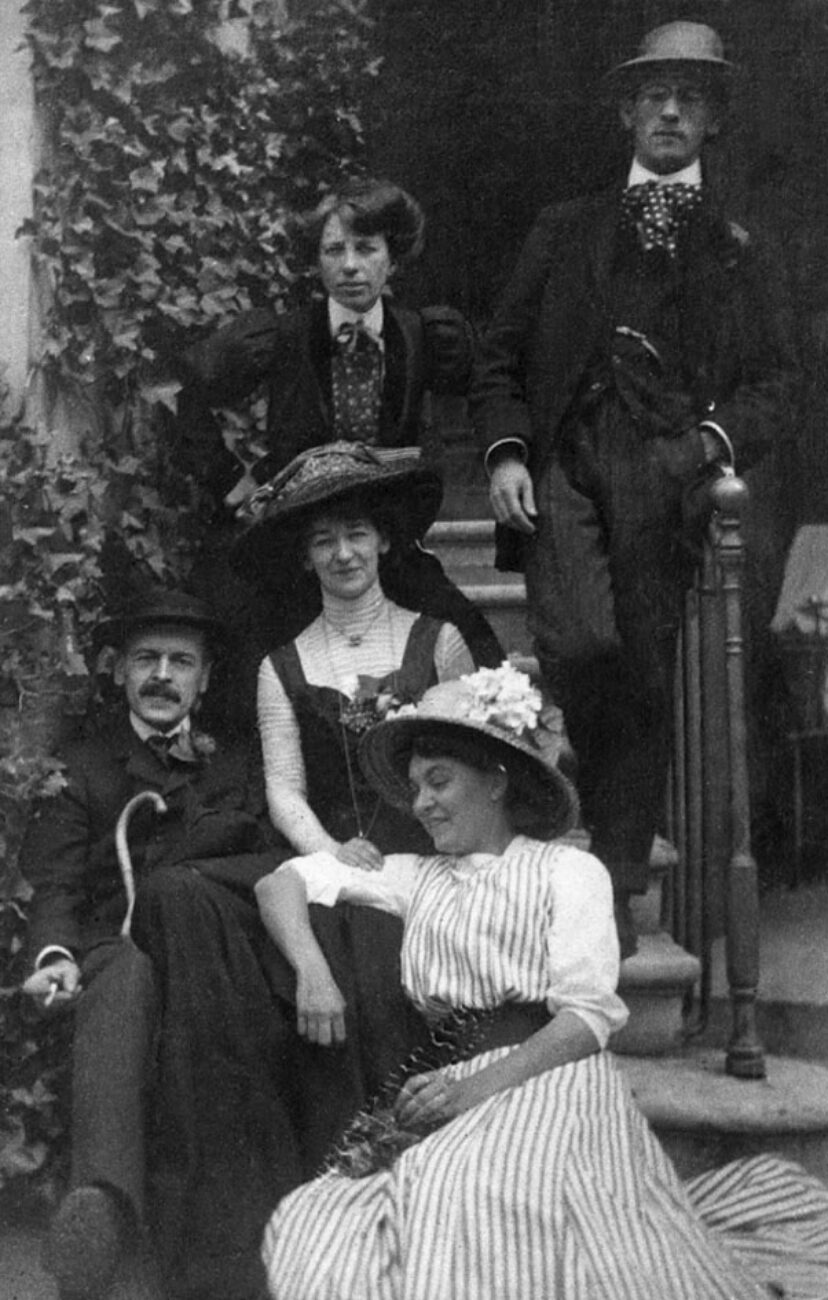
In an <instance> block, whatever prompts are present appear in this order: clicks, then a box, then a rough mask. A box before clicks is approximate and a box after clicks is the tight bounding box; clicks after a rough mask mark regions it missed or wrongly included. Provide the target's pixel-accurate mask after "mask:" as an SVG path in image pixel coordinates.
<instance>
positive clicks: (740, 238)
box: [470, 189, 798, 567]
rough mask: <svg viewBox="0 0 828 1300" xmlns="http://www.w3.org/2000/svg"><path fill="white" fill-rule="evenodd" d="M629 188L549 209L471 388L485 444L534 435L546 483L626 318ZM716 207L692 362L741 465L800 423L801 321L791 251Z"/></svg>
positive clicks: (689, 291)
mask: <svg viewBox="0 0 828 1300" xmlns="http://www.w3.org/2000/svg"><path fill="white" fill-rule="evenodd" d="M619 194H620V190H617V189H616V190H613V191H611V192H606V193H604V194H601V195H598V196H592V197H589V198H582V199H577V200H573V201H572V202H569V203H565V204H561V205H558V206H555V207H550V208H547V209H545V211H543V212H542V213H541V215H540V217H539V219H538V221H537V223H536V225H535V227H534V229H533V230H532V232H531V233H530V235H529V237H528V239H527V241H526V243H525V245H524V247H523V250H522V252H521V255H520V258H519V261H518V264H517V267H516V269H515V271H514V274H513V275H512V278H511V280H510V282H509V284H508V285H507V287H506V290H505V292H504V294H503V297H502V299H501V302H500V305H499V307H498V309H497V311H496V313H495V316H494V319H493V321H492V323H491V325H490V327H489V329H488V330H487V332H486V335H485V337H484V339H483V342H482V347H481V356H480V360H479V364H478V366H477V370H476V375H475V378H474V381H473V384H472V391H471V394H470V403H471V408H472V415H473V418H474V421H475V425H476V427H477V430H478V433H479V437H480V442H481V446H482V449H483V451H484V453H485V452H486V451H488V450H489V449H490V448H491V447H492V445H493V444H494V443H496V442H498V441H499V440H501V439H503V438H510V437H512V438H514V437H517V438H521V439H523V440H524V442H525V443H526V444H527V446H528V449H529V468H530V471H531V473H532V476H533V479H534V480H535V481H537V477H538V475H539V473H540V472H541V470H542V468H543V466H544V465H545V463H546V460H547V457H548V456H549V454H550V452H551V451H552V450H553V448H554V447H555V445H556V438H557V435H558V431H559V429H560V425H561V421H562V418H563V416H564V414H565V412H566V410H567V407H568V406H569V403H570V402H571V400H572V398H573V397H574V395H575V393H576V391H577V388H578V385H579V382H580V380H581V378H582V376H583V374H584V372H585V370H586V368H587V367H588V366H589V365H590V363H591V362H592V361H594V359H595V357H596V355H599V354H600V353H601V351H602V345H603V350H604V351H605V352H606V353H607V355H608V354H609V347H610V338H611V333H612V329H613V328H614V326H615V325H616V324H622V323H623V322H620V321H615V320H613V319H612V317H611V312H610V310H609V308H608V304H607V293H608V285H609V278H610V274H611V271H612V267H613V261H614V258H615V252H616V247H617V239H618V233H617V225H618V203H619ZM708 212H709V216H708V219H707V220H706V221H705V222H703V223H699V225H698V226H697V227H695V228H694V233H693V236H692V242H691V246H690V248H689V249H688V253H687V258H688V261H687V266H688V271H687V274H686V278H685V288H684V293H685V310H684V313H683V320H682V333H683V338H684V348H685V355H684V356H683V358H682V362H683V370H684V373H685V375H686V377H687V393H688V396H689V397H690V399H691V402H692V405H693V408H694V412H695V416H696V419H697V420H703V419H705V418H708V419H711V420H714V421H715V422H716V423H717V424H719V425H721V427H722V428H723V429H724V430H725V432H726V433H727V435H728V437H729V438H730V440H731V442H732V444H733V447H734V450H735V454H736V468H737V471H738V472H740V473H741V472H742V471H744V470H745V469H747V468H749V467H750V465H752V464H753V463H755V462H756V461H757V460H758V459H759V458H760V457H761V455H762V454H763V453H764V452H765V450H766V449H767V447H768V445H769V443H770V442H771V441H772V440H776V439H781V438H784V437H786V436H787V435H788V433H789V422H790V407H791V401H792V397H793V393H794V391H795V386H796V380H797V370H798V365H797V354H796V346H795V342H794V326H793V321H792V311H791V307H790V302H789V299H788V295H787V289H786V285H785V281H784V276H783V274H782V266H781V260H780V258H778V257H777V258H774V257H773V256H771V250H770V249H769V247H768V245H767V244H764V245H763V244H762V242H761V241H760V239H759V238H754V237H753V235H752V234H751V233H748V232H746V231H744V230H742V229H741V228H740V227H738V226H737V225H736V224H735V223H733V222H730V221H728V220H726V219H725V217H724V215H723V213H722V212H721V210H719V209H718V208H717V207H716V205H715V201H714V200H708ZM507 563H508V562H507V561H506V559H505V557H503V556H502V557H501V567H507Z"/></svg>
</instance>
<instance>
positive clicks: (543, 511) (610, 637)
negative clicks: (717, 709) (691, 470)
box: [526, 461, 687, 892]
mask: <svg viewBox="0 0 828 1300" xmlns="http://www.w3.org/2000/svg"><path fill="white" fill-rule="evenodd" d="M573 479H574V476H573V475H572V474H571V473H570V472H568V471H567V470H565V469H564V468H563V467H562V466H561V465H560V464H559V463H558V462H557V461H553V462H552V463H551V464H550V465H549V467H548V469H547V471H546V473H545V475H544V478H543V481H542V483H541V485H540V489H539V494H538V495H539V510H540V517H539V521H538V529H537V536H536V540H535V542H534V544H533V545H532V547H531V550H530V556H529V562H528V565H527V574H526V577H527V594H528V601H529V613H530V623H531V627H532V630H533V633H534V636H535V644H536V649H537V653H538V658H539V661H540V664H541V670H542V673H543V675H544V679H545V681H546V683H547V685H548V687H549V689H550V691H551V693H552V695H553V698H555V699H556V701H557V703H558V704H559V705H560V706H561V708H562V710H563V713H564V718H565V721H566V727H567V732H568V734H569V738H570V741H571V743H572V746H573V748H574V750H575V754H576V757H577V760H578V788H579V792H580V794H581V800H582V806H583V811H584V821H585V824H586V825H587V826H588V828H589V829H590V831H591V833H592V846H593V851H594V852H595V853H596V856H598V857H600V858H601V859H602V861H604V862H605V864H606V865H607V867H608V868H609V870H610V872H611V874H612V876H613V882H614V884H615V887H616V890H618V891H631V892H641V891H643V890H644V889H646V887H647V882H648V870H649V855H650V848H651V845H652V839H653V835H654V833H655V831H656V830H657V829H658V826H659V822H660V820H661V816H662V812H663V805H664V793H665V784H666V773H667V765H668V761H669V755H670V743H671V735H672V687H673V675H672V665H673V661H674V656H675V645H676V635H677V629H678V619H679V614H680V608H681V603H682V600H683V592H684V588H685V586H686V581H687V578H686V570H687V565H686V561H685V560H684V557H683V555H681V554H680V553H678V552H677V550H676V542H675V528H674V523H673V515H674V511H673V507H672V500H671V498H672V496H673V495H674V492H673V491H672V490H671V491H670V494H669V497H668V501H667V504H666V505H665V506H664V507H663V509H661V511H659V510H658V509H657V508H654V507H653V499H654V498H653V497H652V496H649V495H648V488H651V487H652V485H648V483H647V481H646V474H644V473H642V476H641V481H638V482H636V484H635V486H636V492H635V494H633V492H632V487H633V476H632V474H628V475H626V476H624V475H619V476H618V477H617V478H615V479H613V478H612V477H611V476H606V478H605V479H604V481H603V482H602V483H601V484H600V486H599V489H598V490H596V491H594V492H593V491H592V490H590V491H586V490H583V489H582V488H581V487H580V486H578V485H577V483H576V482H575V481H573ZM607 480H609V487H607ZM663 486H664V485H663V484H661V487H662V489H663ZM622 489H623V491H622ZM624 497H626V499H624ZM663 497H664V493H663V491H662V498H661V499H662V500H663ZM655 500H656V501H658V500H659V498H655ZM648 510H651V511H652V517H650V518H647V517H646V512H647V511H648Z"/></svg>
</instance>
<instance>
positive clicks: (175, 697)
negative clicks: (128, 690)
mask: <svg viewBox="0 0 828 1300" xmlns="http://www.w3.org/2000/svg"><path fill="white" fill-rule="evenodd" d="M138 696H139V698H140V699H142V700H143V699H157V700H172V702H173V704H180V703H181V696H180V695H179V693H178V691H177V690H176V689H175V687H174V686H164V685H162V684H161V683H160V682H159V683H158V684H157V685H152V684H150V685H147V686H142V687H141V688H140V690H139V691H138Z"/></svg>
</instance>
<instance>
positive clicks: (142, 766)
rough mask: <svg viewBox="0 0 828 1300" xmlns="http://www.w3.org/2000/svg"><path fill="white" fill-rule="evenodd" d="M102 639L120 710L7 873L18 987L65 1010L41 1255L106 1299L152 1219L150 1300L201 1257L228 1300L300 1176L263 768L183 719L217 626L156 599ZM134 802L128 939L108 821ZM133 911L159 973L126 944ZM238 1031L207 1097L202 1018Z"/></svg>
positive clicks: (248, 1274) (182, 601)
mask: <svg viewBox="0 0 828 1300" xmlns="http://www.w3.org/2000/svg"><path fill="white" fill-rule="evenodd" d="M100 631H101V633H102V636H101V642H102V644H104V645H105V644H110V645H113V646H115V647H116V651H117V658H116V661H115V674H114V676H115V683H116V685H117V686H118V687H120V688H121V690H122V691H123V695H124V705H125V707H124V709H123V712H122V715H121V717H120V718H119V719H118V720H117V722H116V724H115V725H114V726H111V727H109V728H108V729H107V730H106V731H105V732H102V734H99V735H96V736H94V737H93V738H91V739H89V740H85V741H82V742H80V743H79V744H77V745H75V746H73V747H72V748H70V749H69V751H68V753H67V754H66V756H65V757H66V766H65V773H64V775H65V784H64V787H63V789H62V790H61V791H60V792H59V793H58V794H57V795H56V796H53V797H51V798H44V799H43V800H42V801H41V802H40V804H39V806H38V807H37V808H36V809H35V812H34V815H33V817H32V820H31V824H30V827H29V830H28V833H27V838H26V841H25V843H24V846H23V853H22V861H21V866H22V870H23V873H24V875H25V876H26V878H27V879H28V880H29V881H30V883H31V884H32V886H33V889H34V898H33V904H32V909H31V917H30V922H31V924H30V951H31V964H32V973H31V975H30V976H29V978H28V979H27V981H26V983H25V985H24V990H25V992H26V993H28V994H29V995H30V996H31V997H32V998H33V999H34V1000H35V1001H36V1002H37V1003H38V1004H40V1005H41V1006H44V1005H45V1006H48V1007H53V1008H55V1009H57V1008H59V1007H61V1006H62V1005H65V1006H67V1007H71V1008H72V1010H73V1012H74V1017H75V1020H74V1037H73V1051H72V1131H71V1140H72V1169H71V1184H70V1190H69V1192H68V1194H67V1195H66V1197H65V1199H64V1200H63V1202H62V1204H61V1206H60V1207H59V1209H58V1211H57V1214H56V1216H55V1218H54V1220H53V1223H52V1225H51V1229H50V1233H49V1236H48V1239H47V1243H46V1261H45V1262H46V1265H47V1267H48V1268H49V1270H50V1271H51V1272H52V1273H53V1274H54V1275H55V1277H56V1278H57V1281H58V1285H59V1288H60V1295H61V1300H64V1298H66V1300H80V1297H87V1298H89V1300H92V1298H93V1297H97V1296H104V1295H106V1294H107V1293H108V1292H109V1290H110V1289H111V1287H112V1285H113V1283H114V1282H115V1279H116V1277H117V1276H118V1274H119V1270H121V1269H122V1268H123V1267H124V1266H125V1265H126V1264H127V1262H128V1260H129V1257H130V1255H131V1254H132V1252H133V1251H134V1249H135V1248H136V1247H137V1246H138V1245H139V1244H140V1242H141V1240H142V1236H143V1233H144V1231H145V1229H146V1228H147V1227H148V1226H149V1227H151V1229H152V1231H153V1236H154V1238H155V1242H154V1245H155V1250H156V1252H159V1254H160V1259H161V1260H162V1268H163V1272H164V1281H165V1294H167V1295H173V1294H175V1295H184V1294H196V1293H197V1294H198V1295H200V1296H201V1295H206V1294H208V1291H209V1288H208V1287H207V1286H206V1285H205V1286H204V1287H202V1286H201V1283H200V1282H199V1283H198V1285H197V1286H194V1285H193V1282H192V1278H191V1277H189V1278H187V1279H186V1280H185V1277H184V1275H185V1274H186V1273H187V1270H188V1269H192V1266H193V1261H197V1262H198V1265H199V1267H201V1268H204V1269H209V1270H211V1272H212V1273H213V1276H214V1279H215V1282H216V1286H217V1287H218V1288H219V1289H218V1291H217V1294H220V1295H221V1296H222V1298H223V1300H224V1298H227V1300H241V1298H242V1297H244V1296H246V1295H251V1294H253V1293H254V1292H255V1290H256V1289H257V1288H258V1282H259V1277H260V1269H261V1265H260V1263H259V1260H258V1241H259V1237H260V1234H261V1228H262V1225H263V1224H264V1221H265V1218H266V1216H267V1213H268V1212H269V1210H270V1208H271V1207H272V1203H273V1200H274V1198H276V1199H278V1197H279V1196H280V1195H281V1194H282V1193H283V1192H284V1191H285V1189H286V1187H291V1186H294V1185H295V1184H296V1182H298V1181H299V1179H300V1176H301V1170H300V1168H299V1165H298V1158H297V1159H296V1160H292V1159H291V1152H292V1149H293V1147H292V1134H291V1130H290V1126H289V1124H288V1121H287V1118H286V1116H285V1114H284V1113H283V1109H282V1103H281V1102H280V1100H279V1091H278V1090H277V1089H276V1088H274V1087H272V1080H273V1076H274V1074H278V1071H279V1070H280V1069H284V1068H288V1066H289V1064H290V1060H291V1057H290V1044H291V1041H292V1039H293V1038H294V1037H295V1035H294V1033H293V1029H292V1024H291V1020H290V1018H289V1017H288V1016H283V1015H281V1014H280V1012H279V1010H278V1006H277V998H278V996H279V994H280V993H283V991H284V990H283V989H280V988H278V987H277V986H278V981H279V979H280V976H279V972H278V968H273V964H272V962H271V964H270V966H268V951H269V949H270V945H269V944H268V942H267V938H266V935H265V933H264V930H263V928H262V927H261V925H260V924H259V922H258V917H257V914H256V909H255V903H254V900H253V894H252V886H253V884H254V883H255V881H256V880H257V879H258V878H259V877H260V876H261V875H263V874H264V873H266V872H268V871H271V870H272V869H273V867H274V866H275V865H276V863H277V862H278V861H279V860H280V854H279V851H278V849H276V847H275V839H274V833H273V832H272V831H271V830H270V824H269V820H268V817H267V814H266V812H265V806H264V792H263V788H262V783H261V776H260V772H259V770H258V769H259V764H258V763H254V762H253V761H251V762H250V763H249V764H248V759H247V755H246V753H245V752H244V751H242V750H240V749H239V748H229V747H224V746H223V745H222V744H220V743H216V741H214V740H213V739H212V737H209V736H207V735H205V734H204V733H201V732H199V731H198V730H197V727H196V724H195V716H196V713H197V710H198V707H199V705H200V703H201V698H202V695H203V694H204V692H205V690H206V689H207V684H208V681H209V677H210V667H211V658H212V651H213V648H214V646H215V644H216V640H217V631H218V629H217V625H216V623H215V621H214V619H213V618H212V617H211V615H210V613H209V611H208V610H207V608H206V606H204V605H203V604H202V602H201V601H199V600H196V599H194V598H193V597H191V596H188V595H185V594H183V593H178V592H169V591H159V592H154V593H151V594H149V595H145V596H143V597H142V598H141V601H140V603H137V604H135V605H134V606H133V607H132V608H131V609H130V610H129V611H128V612H127V613H125V614H123V615H121V616H119V617H118V618H116V619H113V620H110V622H109V623H107V624H105V625H104V627H103V628H102V629H101V630H100ZM142 792H149V793H147V797H146V799H145V800H144V801H143V802H142V803H141V804H140V806H138V807H136V808H135V811H134V814H133V816H132V819H131V823H130V826H129V849H130V851H131V859H132V871H133V876H134V885H135V890H136V908H135V916H134V922H133V924H132V932H133V933H130V931H129V923H128V920H127V924H126V926H125V917H127V916H128V906H127V903H128V899H127V891H126V889H125V880H124V879H122V871H121V869H119V862H118V855H117V851H116V843H117V834H116V827H117V824H118V821H119V818H120V816H121V813H122V810H123V809H124V807H125V805H126V804H127V803H128V802H129V801H130V800H132V799H133V798H134V796H136V795H138V794H140V793H142ZM159 796H160V798H159ZM281 856H284V852H283V853H282V854H281ZM148 915H149V916H150V917H151V924H152V927H153V930H154V943H155V947H154V948H153V955H154V956H155V957H156V960H155V961H154V962H153V961H151V960H150V957H149V956H148V955H147V953H146V951H145V950H143V949H142V948H141V947H139V946H138V944H140V943H142V942H144V941H143V940H142V937H141V931H142V928H143V929H146V927H147V921H146V919H144V918H145V917H146V916H148ZM125 929H126V932H125ZM133 934H134V938H133ZM145 947H146V944H145ZM157 954H163V958H162V959H161V960H159V959H158V957H157ZM248 1017H249V1019H250V1021H251V1022H252V1021H253V1020H255V1028H256V1040H255V1041H256V1052H255V1053H253V1056H255V1060H251V1061H250V1062H245V1068H244V1069H240V1070H239V1071H238V1072H237V1073H238V1078H237V1079H234V1080H232V1081H230V1082H228V1081H227V1079H226V1078H224V1079H223V1081H222V1084H221V1086H218V1084H217V1083H216V1069H217V1065H216V1062H215V1061H214V1059H213V1055H212V1047H211V1044H212V1040H213V1037H214V1033H215V1028H216V1024H217V1023H223V1022H224V1021H225V1020H228V1021H230V1022H231V1023H233V1024H237V1023H238V1024H239V1025H240V1026H241V1025H242V1022H243V1024H244V1025H247V1024H248ZM241 1032H242V1030H241V1028H240V1029H239V1033H240V1034H241ZM284 1062H287V1063H288V1065H287V1066H286V1065H285V1064H284ZM248 1067H249V1068H248ZM148 1173H149V1174H151V1176H152V1181H151V1182H150V1180H149V1178H148ZM241 1186H243V1188H244V1192H245V1194H244V1196H242V1195H241V1194H240V1187H241ZM148 1207H150V1212H148ZM212 1280H213V1279H211V1281H212Z"/></svg>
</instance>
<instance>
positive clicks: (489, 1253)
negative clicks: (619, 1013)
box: [263, 1049, 828, 1300]
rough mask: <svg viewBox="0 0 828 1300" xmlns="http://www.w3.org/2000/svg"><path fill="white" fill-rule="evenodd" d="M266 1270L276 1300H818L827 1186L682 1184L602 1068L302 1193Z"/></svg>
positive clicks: (523, 1093) (826, 1275)
mask: <svg viewBox="0 0 828 1300" xmlns="http://www.w3.org/2000/svg"><path fill="white" fill-rule="evenodd" d="M507 1050H508V1049H507ZM498 1055H502V1049H501V1051H498V1052H492V1053H486V1054H484V1055H483V1056H480V1057H477V1058H476V1059H475V1060H473V1061H468V1062H464V1063H462V1064H459V1065H456V1066H452V1067H449V1068H450V1070H451V1072H452V1073H453V1074H467V1073H469V1072H471V1071H473V1070H475V1069H479V1068H480V1067H481V1066H482V1065H485V1064H487V1063H488V1062H489V1061H491V1060H492V1059H494V1058H495V1057H496V1056H498ZM786 1179H787V1181H786ZM757 1229H758V1231H757ZM774 1234H776V1235H774ZM263 1256H264V1261H265V1266H266V1268H267V1275H268V1286H269V1292H270V1295H271V1297H273V1300H761V1298H763V1297H764V1300H767V1297H768V1296H769V1295H774V1294H775V1295H782V1294H783V1295H786V1296H787V1295H792V1296H794V1295H795V1296H803V1297H804V1296H808V1297H812V1298H813V1300H816V1298H817V1297H828V1189H825V1188H823V1187H822V1185H821V1184H819V1183H818V1182H816V1180H809V1179H808V1177H807V1175H805V1174H803V1173H802V1171H801V1170H798V1169H797V1168H796V1167H793V1166H784V1165H782V1164H781V1162H779V1161H776V1160H772V1159H771V1158H760V1159H759V1160H757V1161H749V1162H743V1163H742V1162H740V1166H730V1167H728V1170H727V1171H723V1172H721V1173H719V1174H715V1175H704V1176H702V1177H701V1178H699V1179H696V1180H695V1181H694V1183H693V1184H691V1185H689V1187H688V1188H685V1187H684V1186H683V1185H682V1183H681V1182H680V1181H679V1179H678V1177H677V1175H676V1173H675V1171H674V1169H673V1167H672V1165H671V1164H670V1161H669V1160H668V1159H667V1157H666V1155H665V1154H664V1152H663V1151H662V1149H661V1147H660V1145H659V1143H658V1142H657V1141H656V1139H655V1138H654V1137H653V1135H652V1133H651V1132H650V1129H649V1127H648V1125H647V1123H646V1121H645V1120H644V1119H643V1117H642V1116H641V1114H640V1112H639V1111H638V1109H637V1107H636V1106H635V1103H634V1102H633V1100H632V1098H631V1096H630V1093H629V1091H628V1089H627V1086H626V1084H625V1083H624V1081H623V1080H622V1079H621V1078H620V1076H619V1074H618V1073H617V1071H616V1069H615V1066H614V1064H613V1062H612V1059H611V1057H609V1056H607V1055H606V1054H601V1055H597V1056H592V1057H589V1058H587V1059H586V1060H583V1061H578V1062H575V1063H573V1064H570V1065H566V1066H563V1067H561V1068H560V1069H557V1070H554V1071H551V1072H549V1073H546V1074H543V1075H539V1076H537V1077H536V1078H534V1079H531V1080H530V1081H529V1082H528V1083H525V1084H522V1085H521V1086H519V1087H516V1088H510V1089H508V1090H507V1091H505V1092H502V1093H499V1094H497V1096H495V1097H492V1098H490V1099H489V1100H488V1101H486V1102H484V1103H483V1104H482V1105H480V1106H477V1107H475V1108H474V1109H473V1110H470V1111H467V1112H466V1113H465V1114H463V1115H460V1116H458V1118H457V1119H455V1120H453V1121H452V1122H451V1123H450V1124H447V1125H446V1126H445V1127H443V1128H441V1129H439V1130H438V1131H437V1132H435V1133H433V1134H431V1135H430V1136H429V1137H427V1138H424V1139H423V1141H422V1142H420V1143H419V1144H418V1145H416V1146H413V1147H411V1148H409V1149H408V1150H407V1151H405V1152H404V1153H403V1154H402V1155H401V1156H400V1157H399V1159H398V1160H397V1161H396V1162H395V1164H394V1165H393V1166H392V1167H391V1168H390V1169H388V1170H384V1171H382V1172H380V1173H376V1174H372V1175H370V1176H368V1177H365V1178H362V1179H349V1178H346V1177H343V1176H342V1175H341V1174H338V1173H326V1174H324V1175H322V1176H321V1177H319V1178H317V1179H315V1180H314V1181H313V1182H311V1183H308V1184H306V1185H305V1186H303V1187H300V1188H298V1189H297V1190H296V1191H295V1192H292V1193H291V1194H290V1195H289V1196H287V1197H286V1198H285V1200H283V1201H282V1202H281V1204H280V1205H279V1207H278V1209H277V1211H276V1213H275V1214H274V1215H273V1217H272V1219H271V1221H270V1223H269V1225H268V1228H267V1231H266V1234H265V1241H264V1246H263ZM786 1269H787V1270H788V1272H787V1273H786V1271H785V1270H786ZM790 1278H793V1280H794V1289H790V1286H789V1279H790ZM774 1284H775V1285H776V1288H777V1289H776V1290H774V1289H773V1285H774ZM820 1286H821V1287H822V1290H819V1289H814V1288H819V1287H820ZM797 1287H798V1288H799V1289H795V1288H797ZM803 1288H804V1289H803ZM809 1288H810V1289H809Z"/></svg>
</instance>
